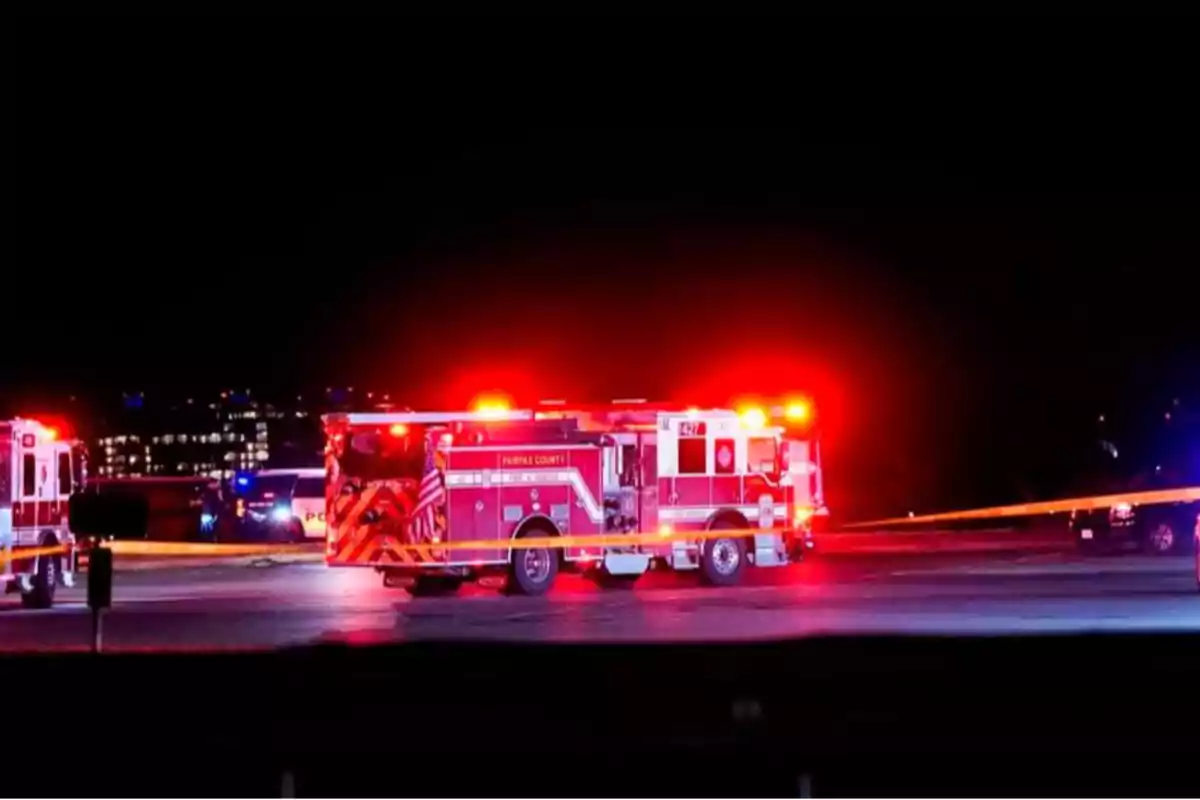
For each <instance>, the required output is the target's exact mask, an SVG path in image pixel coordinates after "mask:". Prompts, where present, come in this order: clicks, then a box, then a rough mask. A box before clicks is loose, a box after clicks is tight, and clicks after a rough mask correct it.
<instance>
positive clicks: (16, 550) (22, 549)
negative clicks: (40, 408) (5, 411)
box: [0, 419, 85, 608]
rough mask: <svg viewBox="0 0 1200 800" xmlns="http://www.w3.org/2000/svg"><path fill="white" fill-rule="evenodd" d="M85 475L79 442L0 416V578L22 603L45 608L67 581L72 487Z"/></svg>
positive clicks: (70, 576)
mask: <svg viewBox="0 0 1200 800" xmlns="http://www.w3.org/2000/svg"><path fill="white" fill-rule="evenodd" d="M84 479H85V466H84V454H83V449H82V446H81V445H80V443H79V442H75V441H70V440H62V439H60V438H59V437H58V433H57V431H56V430H55V429H53V428H50V427H47V426H45V425H42V424H41V423H39V422H36V421H34V420H29V419H12V420H7V421H0V583H2V584H3V585H4V589H5V593H6V594H7V593H13V592H19V593H20V595H21V601H22V604H23V605H25V606H26V607H28V608H49V607H50V606H52V605H53V604H54V594H55V590H56V589H57V588H58V586H60V585H62V586H67V587H70V586H73V585H74V575H75V564H76V554H75V540H74V537H73V536H72V535H71V532H70V530H69V529H68V527H67V509H68V506H69V502H70V498H71V494H72V492H74V491H76V490H77V489H79V488H82V484H83V481H84Z"/></svg>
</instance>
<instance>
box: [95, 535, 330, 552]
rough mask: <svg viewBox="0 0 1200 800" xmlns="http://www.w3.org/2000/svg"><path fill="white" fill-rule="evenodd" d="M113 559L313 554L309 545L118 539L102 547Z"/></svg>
mask: <svg viewBox="0 0 1200 800" xmlns="http://www.w3.org/2000/svg"><path fill="white" fill-rule="evenodd" d="M102 546H103V547H107V548H108V549H110V550H112V551H113V555H124V556H258V555H284V554H292V553H306V552H312V550H313V547H312V545H308V544H206V543H203V542H155V541H149V540H144V539H117V540H113V541H106V542H103V543H102Z"/></svg>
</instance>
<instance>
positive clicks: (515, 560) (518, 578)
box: [508, 528, 558, 596]
mask: <svg viewBox="0 0 1200 800" xmlns="http://www.w3.org/2000/svg"><path fill="white" fill-rule="evenodd" d="M523 535H525V536H538V537H541V536H553V535H554V534H552V533H550V532H548V531H544V530H541V529H536V528H535V529H530V530H528V531H526V532H525V534H523ZM557 575H558V551H557V550H552V549H550V548H548V547H537V548H531V549H528V550H513V551H512V559H511V561H510V568H509V581H508V591H509V592H511V593H514V594H524V595H531V596H534V595H542V594H545V593H546V592H548V591H549V590H550V586H551V585H553V583H554V578H555V576H557Z"/></svg>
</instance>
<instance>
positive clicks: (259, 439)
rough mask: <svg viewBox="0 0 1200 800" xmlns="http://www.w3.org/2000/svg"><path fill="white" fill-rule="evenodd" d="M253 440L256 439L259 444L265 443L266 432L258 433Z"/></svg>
mask: <svg viewBox="0 0 1200 800" xmlns="http://www.w3.org/2000/svg"><path fill="white" fill-rule="evenodd" d="M254 438H255V439H257V440H258V441H260V442H265V441H267V432H266V431H259V432H258V435H257V436H255V437H254Z"/></svg>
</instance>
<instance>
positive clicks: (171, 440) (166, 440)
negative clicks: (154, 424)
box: [162, 433, 175, 444]
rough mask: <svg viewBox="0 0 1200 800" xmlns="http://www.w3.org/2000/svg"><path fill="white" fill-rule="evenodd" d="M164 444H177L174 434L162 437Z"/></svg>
mask: <svg viewBox="0 0 1200 800" xmlns="http://www.w3.org/2000/svg"><path fill="white" fill-rule="evenodd" d="M162 443H163V444H174V443H175V436H174V434H170V433H168V434H167V435H166V436H164V437H162Z"/></svg>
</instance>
